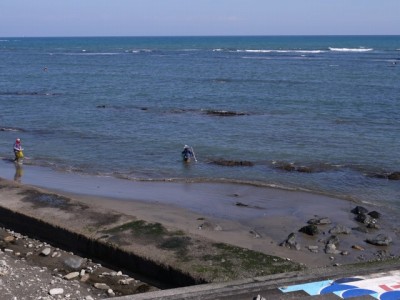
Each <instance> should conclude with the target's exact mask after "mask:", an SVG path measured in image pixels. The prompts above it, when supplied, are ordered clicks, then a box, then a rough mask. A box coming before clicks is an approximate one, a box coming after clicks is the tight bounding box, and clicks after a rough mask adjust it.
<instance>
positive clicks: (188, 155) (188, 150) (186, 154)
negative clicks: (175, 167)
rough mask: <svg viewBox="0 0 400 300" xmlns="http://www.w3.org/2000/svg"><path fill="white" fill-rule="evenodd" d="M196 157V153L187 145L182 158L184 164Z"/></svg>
mask: <svg viewBox="0 0 400 300" xmlns="http://www.w3.org/2000/svg"><path fill="white" fill-rule="evenodd" d="M192 157H194V153H193V151H192V149H191V148H190V147H189V146H188V145H185V146H184V147H183V151H182V158H183V161H184V162H190V159H191V158H192Z"/></svg>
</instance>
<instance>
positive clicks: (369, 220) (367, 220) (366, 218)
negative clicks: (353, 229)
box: [356, 214, 376, 225]
mask: <svg viewBox="0 0 400 300" xmlns="http://www.w3.org/2000/svg"><path fill="white" fill-rule="evenodd" d="M356 221H357V222H360V223H363V224H365V225H368V224H375V223H376V220H375V219H374V218H373V217H371V216H370V215H367V214H359V215H357V217H356Z"/></svg>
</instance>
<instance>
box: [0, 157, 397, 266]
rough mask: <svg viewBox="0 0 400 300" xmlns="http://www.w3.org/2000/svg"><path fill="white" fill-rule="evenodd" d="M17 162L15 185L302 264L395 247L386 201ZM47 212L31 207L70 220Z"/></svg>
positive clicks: (6, 170)
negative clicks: (342, 230) (329, 246)
mask: <svg viewBox="0 0 400 300" xmlns="http://www.w3.org/2000/svg"><path fill="white" fill-rule="evenodd" d="M2 167H3V168H2V169H1V171H0V177H2V178H5V179H7V180H10V183H9V184H14V183H15V181H14V182H13V176H14V175H15V174H13V169H12V168H14V165H13V164H10V163H7V162H2ZM23 168H24V172H23V176H22V177H21V178H18V185H21V184H22V185H23V186H35V187H40V188H42V189H45V191H52V192H56V193H57V194H59V195H63V196H66V197H68V198H70V199H73V200H74V201H76V202H79V203H82V204H84V205H87V206H88V207H91V208H93V209H94V210H99V211H102V212H106V213H107V212H108V213H109V214H118V215H124V218H126V219H130V218H135V219H137V220H144V221H146V222H151V223H161V224H162V225H163V226H165V227H166V228H168V230H181V231H183V232H185V233H187V234H188V235H190V236H194V237H201V238H204V239H207V240H211V241H214V242H222V243H227V244H230V245H234V246H238V247H242V248H246V249H250V250H254V251H257V252H261V253H264V254H267V255H274V256H279V257H282V258H285V259H286V258H287V259H290V260H291V261H294V262H297V263H300V264H303V265H305V266H306V267H308V268H312V267H321V266H327V265H333V264H336V265H340V264H347V263H355V262H359V261H368V260H374V259H380V258H382V257H388V256H396V255H398V253H399V245H398V243H397V239H396V238H397V236H398V234H399V232H398V229H397V228H398V220H396V217H395V215H396V214H395V212H393V211H391V210H390V209H388V208H384V207H374V206H372V205H367V204H363V203H355V202H353V201H349V200H343V199H335V198H331V197H327V196H323V195H316V194H311V193H306V192H299V191H287V190H280V189H272V188H264V187H255V186H249V185H237V184H231V183H229V184H228V183H227V184H225V183H182V182H181V183H176V182H133V181H128V180H119V179H115V178H110V177H93V176H84V175H79V174H67V173H57V172H54V171H51V170H48V169H46V168H38V167H35V166H29V165H24V166H23ZM7 185H8V184H6V186H7ZM0 200H1V201H0V203H1V205H2V206H8V207H9V208H12V207H13V206H15V209H17V210H19V211H23V209H22V208H21V207H18V205H16V203H17V202H13V201H15V200H13V199H10V197H9V195H8V194H7V193H6V192H5V189H2V190H1V191H0ZM357 205H362V206H364V207H365V208H367V210H368V211H378V212H379V213H380V214H381V217H380V219H379V220H378V223H379V226H377V228H374V229H368V228H367V226H365V224H361V223H360V222H358V221H356V220H355V215H354V214H353V213H352V212H351V210H352V209H354V207H356V206H357ZM45 211H46V210H45V209H43V208H41V209H40V210H37V214H38V215H39V217H44V216H45V217H46V218H48V214H51V213H54V214H55V215H54V216H53V217H55V220H56V221H57V222H58V223H60V224H59V225H61V226H71V227H74V226H75V225H73V223H71V222H69V221H68V218H67V217H65V216H64V217H61V216H59V215H57V214H58V212H54V211H53V212H48V211H46V213H45ZM46 214H47V215H46ZM50 218H51V217H50ZM313 218H328V219H329V220H330V222H329V224H325V225H318V229H319V234H317V235H315V236H309V235H307V234H304V233H301V232H299V229H300V228H302V227H304V226H306V225H307V222H308V221H309V220H310V219H313ZM62 219H64V221H62ZM99 221H101V220H99ZM57 222H56V223H57ZM68 224H69V225H68ZM336 225H341V226H345V227H346V228H348V229H350V232H349V233H348V234H337V235H336V236H337V237H338V238H339V244H338V245H337V250H338V252H337V253H336V254H335V255H333V254H329V253H325V252H326V251H324V248H325V244H326V242H327V239H329V237H330V236H331V235H332V234H330V233H329V230H330V229H331V228H333V227H334V226H336ZM378 227H379V228H378ZM291 233H295V235H296V241H297V243H298V245H299V247H298V248H299V249H298V250H294V249H289V248H286V247H282V246H280V244H281V243H282V242H283V241H284V240H285V239H286V238H287V237H288V235H289V234H291ZM382 233H384V234H386V235H387V236H389V237H390V238H391V239H392V240H393V242H392V243H390V245H389V246H374V245H371V244H369V243H367V242H366V240H367V239H368V238H373V237H375V236H376V235H378V234H382ZM310 246H311V248H312V249H313V251H310ZM144 252H146V250H144ZM315 252H317V253H315Z"/></svg>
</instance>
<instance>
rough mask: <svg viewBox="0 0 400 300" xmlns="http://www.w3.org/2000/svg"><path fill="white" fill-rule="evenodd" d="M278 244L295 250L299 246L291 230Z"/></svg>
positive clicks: (298, 248)
mask: <svg viewBox="0 0 400 300" xmlns="http://www.w3.org/2000/svg"><path fill="white" fill-rule="evenodd" d="M280 246H282V247H286V248H289V249H296V250H300V248H301V247H300V244H299V243H298V242H297V241H296V234H295V233H293V232H292V233H291V234H289V235H288V237H287V239H286V240H285V241H284V242H282V243H281V244H280Z"/></svg>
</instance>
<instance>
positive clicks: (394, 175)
mask: <svg viewBox="0 0 400 300" xmlns="http://www.w3.org/2000/svg"><path fill="white" fill-rule="evenodd" d="M367 176H368V177H371V178H378V179H389V180H400V172H399V171H396V172H391V173H373V174H367Z"/></svg>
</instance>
